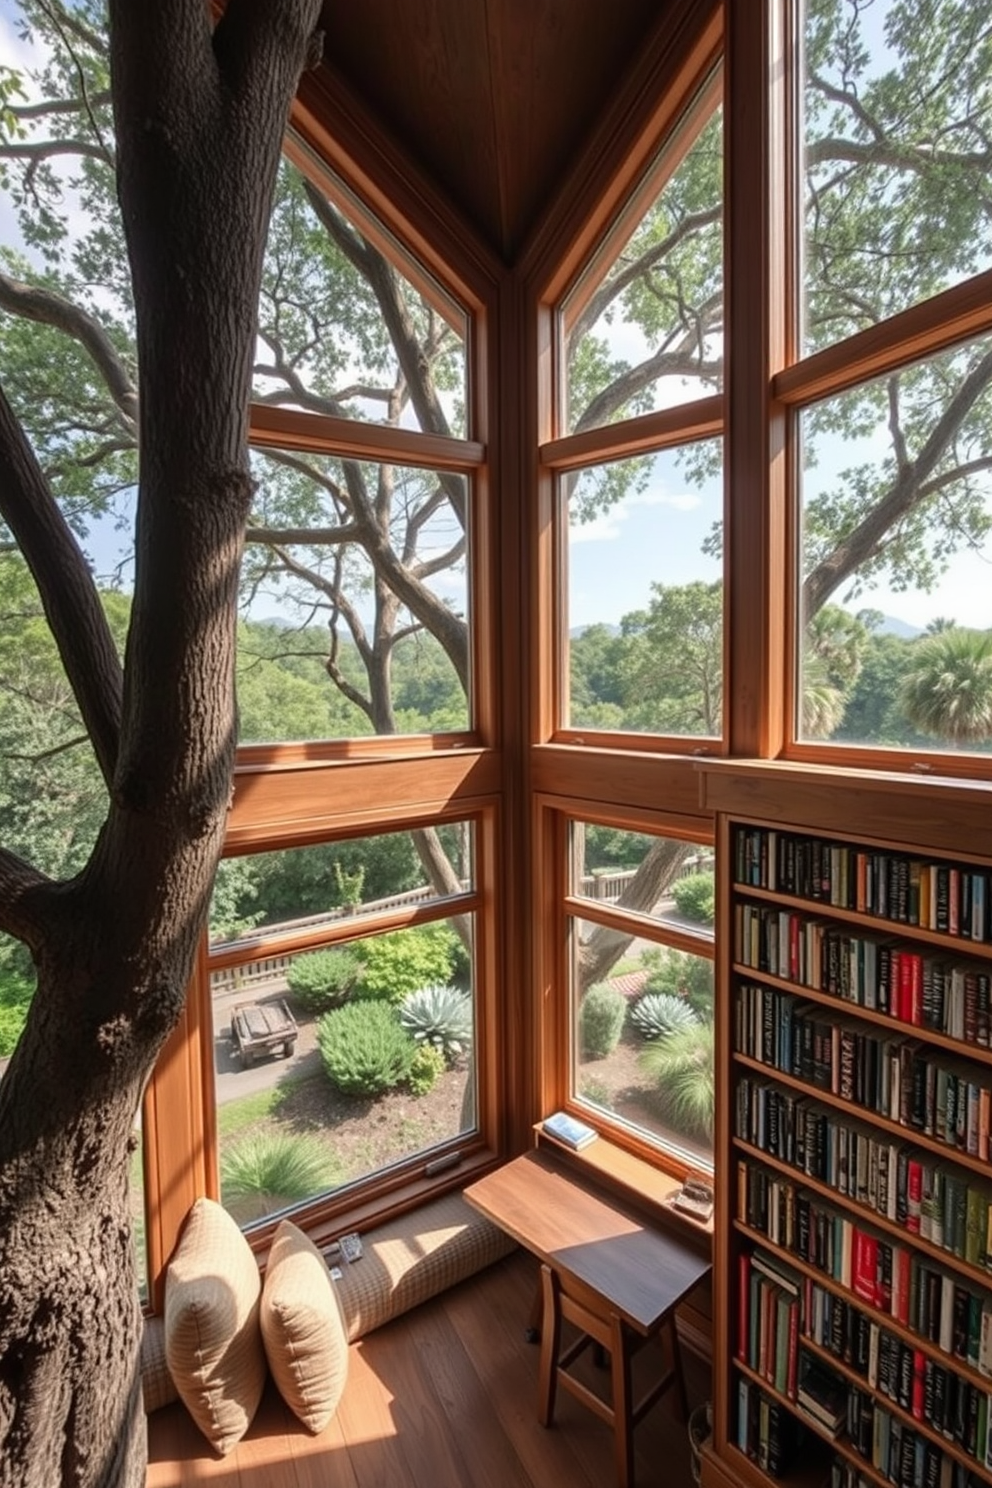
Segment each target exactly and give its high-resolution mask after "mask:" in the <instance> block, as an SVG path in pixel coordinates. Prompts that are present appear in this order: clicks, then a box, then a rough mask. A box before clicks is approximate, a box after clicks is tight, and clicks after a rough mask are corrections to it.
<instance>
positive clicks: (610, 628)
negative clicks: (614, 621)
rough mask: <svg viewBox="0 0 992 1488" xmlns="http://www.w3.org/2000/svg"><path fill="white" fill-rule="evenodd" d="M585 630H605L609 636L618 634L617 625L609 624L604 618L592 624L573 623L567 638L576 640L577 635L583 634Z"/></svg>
mask: <svg viewBox="0 0 992 1488" xmlns="http://www.w3.org/2000/svg"><path fill="white" fill-rule="evenodd" d="M587 630H605V631H606V634H607V635H609V636H618V635H619V634H620V626H619V625H609V624H607V622H606V621H605V620H597V621H594V622H593V624H592V625H573V626H572V629H571V630H570V631H569V632H568V638H569V640H570V641H577V640H578V638H579V636H583V635H585V633H586V631H587Z"/></svg>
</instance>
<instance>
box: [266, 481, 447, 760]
mask: <svg viewBox="0 0 992 1488" xmlns="http://www.w3.org/2000/svg"><path fill="white" fill-rule="evenodd" d="M253 467H254V474H255V477H256V480H257V483H258V484H257V490H256V497H255V510H254V512H253V514H252V521H251V527H250V530H249V546H248V548H247V551H246V553H245V558H244V564H243V583H244V588H243V595H244V603H243V611H242V613H243V619H242V624H241V627H240V634H239V655H238V699H239V707H240V713H241V735H240V737H241V742H242V743H249V742H265V741H278V740H291V739H339V738H354V737H358V736H362V735H368V734H414V733H448V732H451V731H455V730H464V729H466V728H468V727H469V705H468V698H467V688H468V677H469V654H470V635H469V623H470V622H469V613H470V610H469V595H468V580H467V572H466V550H467V545H468V531H469V517H468V502H469V491H468V482H467V481H466V479H465V478H464V476H460V475H453V474H449V473H445V474H433V473H431V472H429V471H423V470H413V469H403V468H400V467H398V466H393V465H370V464H365V463H362V462H360V461H357V460H338V459H332V458H329V457H326V456H325V457H321V456H317V455H304V454H289V453H285V454H277V453H272V452H270V453H268V454H266V455H262V454H259V453H255V455H254V457H253ZM414 610H415V612H414Z"/></svg>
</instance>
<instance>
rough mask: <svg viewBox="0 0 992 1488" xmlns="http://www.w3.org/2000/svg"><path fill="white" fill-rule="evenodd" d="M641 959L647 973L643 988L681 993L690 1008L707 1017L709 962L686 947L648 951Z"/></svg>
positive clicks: (709, 1008)
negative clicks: (648, 969) (648, 973)
mask: <svg viewBox="0 0 992 1488" xmlns="http://www.w3.org/2000/svg"><path fill="white" fill-rule="evenodd" d="M644 960H645V963H646V964H647V965H649V966H650V967H651V973H650V975H649V977H648V979H647V981H646V982H645V984H644V991H645V992H646V993H647V992H667V993H668V994H669V995H670V996H672V997H682V998H685V1000H686V1001H687V1002H688V1003H689V1005H690V1006H691V1008H692V1010H693V1012H696V1013H699V1014H700V1015H701V1016H702V1017H704V1018H708V1017H711V1016H712V1013H713V962H712V961H710V960H709V959H708V958H707V957H705V956H693V955H691V954H690V952H688V951H675V950H671V949H666V950H663V951H657V952H648V954H647V955H645V957H644Z"/></svg>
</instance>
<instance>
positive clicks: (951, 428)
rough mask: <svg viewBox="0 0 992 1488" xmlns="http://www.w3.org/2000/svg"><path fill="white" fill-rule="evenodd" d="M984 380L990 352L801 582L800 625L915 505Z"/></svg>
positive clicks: (990, 374) (990, 377) (990, 375)
mask: <svg viewBox="0 0 992 1488" xmlns="http://www.w3.org/2000/svg"><path fill="white" fill-rule="evenodd" d="M990 381H992V351H989V352H986V354H985V356H983V357H982V358H981V360H980V361H979V362H977V363H976V365H975V366H974V367H973V368H972V370H971V371H970V372H969V373H968V375H967V377H965V378H964V379H963V381H962V382H961V385H960V386H959V388H958V390H957V392H956V393H955V394H954V397H953V398H952V399H951V400H950V402H949V403H948V404H947V407H946V408H945V409H944V412H943V413H942V414H941V416H940V418H939V419H938V420H937V422H936V423H935V424H934V426H933V428H932V429H931V430H930V433H929V435H928V436H927V438H926V440H925V441H924V444H923V447H922V449H921V450H920V453H919V454H918V455H917V457H916V459H915V460H914V461H913V462H912V464H909V465H905V466H903V467H902V468H901V469H900V471H899V474H898V475H897V477H896V479H895V480H894V481H893V483H892V485H891V486H890V487H889V490H888V492H887V493H886V495H885V496H883V498H882V500H881V501H877V502H876V503H875V504H874V506H873V507H872V508H871V510H870V511H869V512H868V513H867V515H866V516H865V517H863V518H862V520H861V521H860V522H859V523H858V525H857V526H856V527H855V528H854V529H853V531H851V532H849V533H848V534H847V536H846V537H843V538H841V540H840V542H838V543H837V544H836V545H835V547H834V549H833V551H832V552H831V553H829V554H828V555H827V556H826V558H824V559H822V560H821V561H820V562H819V563H818V564H817V565H816V567H815V568H814V569H812V570H811V572H810V573H809V575H808V576H807V578H806V581H805V583H804V584H803V612H804V621H803V623H804V624H805V623H806V621H808V620H809V619H810V617H811V616H813V615H815V614H816V612H817V610H818V609H819V608H820V606H821V605H823V604H825V603H826V601H827V600H828V599H829V598H830V596H831V594H833V592H834V590H835V589H836V588H837V587H838V585H840V584H842V583H843V582H844V580H845V579H847V578H849V577H850V576H851V574H853V573H854V572H855V570H856V569H858V568H860V567H861V566H862V565H863V564H864V563H865V562H867V561H868V560H869V559H870V558H872V557H874V556H875V555H876V554H877V553H878V552H879V551H880V549H881V546H882V543H883V542H884V540H885V538H886V535H887V534H888V533H889V532H890V531H891V530H892V529H893V528H894V527H895V525H896V523H897V522H898V521H900V520H901V519H902V518H903V517H905V516H906V515H907V514H908V513H909V512H911V511H912V510H913V508H914V507H915V506H918V505H919V503H920V501H921V500H922V499H923V492H924V490H925V489H926V482H927V481H928V480H929V478H930V476H931V475H932V474H933V471H934V469H935V468H936V465H937V463H938V461H939V460H940V458H941V456H942V455H943V453H944V451H945V449H946V448H947V446H948V444H949V443H950V441H951V440H952V439H953V438H954V436H955V434H956V433H957V432H958V430H959V429H960V427H961V425H962V424H963V423H964V420H965V419H966V418H967V416H968V414H969V412H970V411H971V409H972V408H973V407H974V405H975V403H976V401H977V400H978V398H979V397H980V396H981V394H982V393H983V392H984V390H985V388H986V387H987V386H988V385H989V382H990Z"/></svg>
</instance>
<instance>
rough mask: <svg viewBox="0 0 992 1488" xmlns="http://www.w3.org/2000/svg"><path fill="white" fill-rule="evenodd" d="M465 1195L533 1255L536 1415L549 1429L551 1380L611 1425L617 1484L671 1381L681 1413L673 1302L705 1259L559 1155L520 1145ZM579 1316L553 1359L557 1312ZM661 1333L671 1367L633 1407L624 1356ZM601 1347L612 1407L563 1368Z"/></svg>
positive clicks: (702, 1271) (628, 1475)
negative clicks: (537, 1276)
mask: <svg viewBox="0 0 992 1488" xmlns="http://www.w3.org/2000/svg"><path fill="white" fill-rule="evenodd" d="M465 1198H466V1199H467V1200H468V1201H469V1203H470V1204H473V1205H475V1207H476V1208H477V1209H479V1210H481V1212H482V1213H483V1214H485V1215H486V1216H487V1217H488V1218H489V1219H491V1220H492V1221H493V1223H494V1224H497V1225H499V1227H500V1228H501V1229H503V1230H506V1232H507V1233H508V1234H510V1235H512V1236H513V1238H514V1239H515V1240H518V1241H519V1242H520V1244H521V1245H523V1246H524V1247H525V1248H526V1249H527V1250H529V1251H531V1252H532V1253H533V1254H534V1255H536V1256H537V1257H538V1258H539V1260H540V1261H541V1266H542V1269H541V1277H542V1297H543V1309H542V1320H541V1363H540V1368H539V1388H538V1416H539V1419H540V1420H541V1421H542V1422H543V1424H544V1425H546V1426H549V1425H550V1424H551V1422H552V1419H553V1415H554V1398H555V1389H556V1386H557V1384H558V1383H561V1384H562V1385H564V1386H565V1387H566V1388H567V1389H568V1390H569V1391H570V1392H571V1393H572V1394H574V1395H575V1396H576V1397H577V1398H578V1399H580V1400H581V1401H582V1402H583V1404H585V1405H587V1406H589V1408H590V1409H591V1410H594V1411H595V1412H596V1414H597V1415H599V1416H601V1417H602V1418H603V1419H604V1420H606V1421H608V1422H610V1423H611V1424H612V1426H613V1428H614V1437H615V1442H616V1461H617V1479H618V1483H619V1485H620V1488H630V1485H631V1483H632V1481H633V1466H632V1464H633V1428H634V1426H635V1425H636V1423H637V1421H638V1420H640V1418H641V1416H643V1415H644V1413H645V1411H646V1410H648V1408H649V1407H650V1406H652V1405H653V1404H654V1402H655V1401H656V1400H657V1399H658V1398H659V1396H660V1395H661V1394H662V1393H663V1392H664V1391H665V1390H666V1389H667V1388H668V1387H669V1386H670V1385H675V1386H676V1388H677V1390H678V1393H679V1401H680V1405H681V1408H682V1412H683V1416H684V1415H685V1412H686V1402H685V1387H684V1384H683V1382H682V1369H681V1361H680V1358H679V1352H678V1337H677V1334H676V1330H675V1309H676V1307H677V1306H678V1304H679V1303H680V1302H681V1301H682V1299H683V1298H684V1297H685V1296H686V1294H687V1293H688V1292H690V1291H691V1290H692V1288H693V1287H694V1286H696V1284H697V1283H698V1282H700V1281H701V1280H702V1279H703V1277H704V1276H705V1275H706V1274H707V1272H708V1271H709V1270H710V1266H711V1262H710V1260H709V1257H708V1256H707V1255H706V1254H704V1253H703V1251H702V1250H697V1249H695V1248H693V1247H692V1246H691V1245H690V1244H689V1243H688V1241H685V1240H683V1239H682V1238H681V1236H679V1235H678V1234H676V1233H675V1232H674V1231H668V1230H664V1229H661V1228H658V1227H654V1226H652V1225H650V1224H648V1223H647V1222H646V1220H645V1219H644V1218H643V1217H642V1216H640V1215H639V1214H638V1213H637V1211H636V1210H635V1209H634V1208H633V1207H632V1206H630V1205H627V1204H625V1203H624V1202H623V1201H622V1200H620V1199H618V1198H615V1197H614V1196H613V1195H612V1194H606V1193H604V1192H603V1191H602V1190H596V1189H592V1188H590V1187H589V1186H588V1184H587V1183H585V1182H583V1179H582V1177H581V1176H579V1175H578V1174H577V1173H576V1172H575V1170H574V1169H570V1168H569V1165H568V1161H567V1158H566V1159H563V1160H558V1159H557V1158H555V1157H552V1156H551V1155H550V1154H549V1153H548V1152H547V1151H546V1150H540V1151H534V1152H527V1153H525V1154H524V1155H523V1156H522V1157H518V1158H515V1159H514V1160H513V1161H512V1162H509V1163H506V1164H505V1165H504V1166H503V1167H501V1168H498V1169H496V1171H495V1172H493V1173H489V1174H487V1176H486V1177H485V1178H480V1179H479V1180H478V1182H476V1183H472V1184H470V1185H469V1187H468V1188H466V1190H465ZM563 1318H564V1319H567V1320H569V1321H571V1322H574V1323H577V1324H578V1326H579V1328H580V1329H581V1335H580V1337H579V1340H578V1342H577V1343H575V1344H573V1345H572V1346H571V1347H570V1348H569V1349H567V1350H566V1351H565V1353H564V1354H561V1355H560V1357H559V1347H560V1340H561V1323H562V1319H563ZM663 1332H665V1333H666V1334H667V1338H668V1343H669V1347H670V1350H671V1355H672V1358H671V1367H670V1368H669V1369H668V1371H667V1373H666V1374H665V1375H664V1376H663V1377H662V1379H661V1380H660V1381H659V1382H658V1384H657V1385H655V1386H654V1388H653V1389H652V1390H650V1391H649V1392H648V1394H647V1395H646V1396H645V1397H644V1399H643V1400H641V1401H640V1403H639V1404H638V1405H636V1406H635V1405H634V1404H633V1400H632V1396H631V1379H630V1361H631V1357H632V1355H633V1354H634V1353H635V1352H636V1350H637V1348H638V1347H639V1345H640V1344H641V1343H643V1342H645V1341H646V1340H647V1339H649V1338H652V1337H656V1336H659V1335H661V1334H662V1333H663ZM590 1342H592V1343H598V1344H600V1345H602V1346H603V1347H605V1348H607V1349H609V1351H610V1356H611V1372H612V1396H613V1399H612V1405H609V1404H607V1403H606V1402H605V1401H603V1400H602V1399H600V1397H599V1396H598V1395H596V1394H595V1393H594V1392H593V1391H591V1390H589V1389H588V1388H587V1387H586V1386H585V1385H583V1384H581V1383H580V1382H579V1381H578V1380H576V1379H575V1378H573V1377H572V1376H571V1375H570V1374H569V1373H568V1365H569V1364H571V1363H572V1362H573V1361H574V1360H575V1358H577V1357H578V1355H579V1353H580V1352H581V1351H582V1350H583V1348H585V1347H586V1346H588V1345H589V1343H590Z"/></svg>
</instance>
